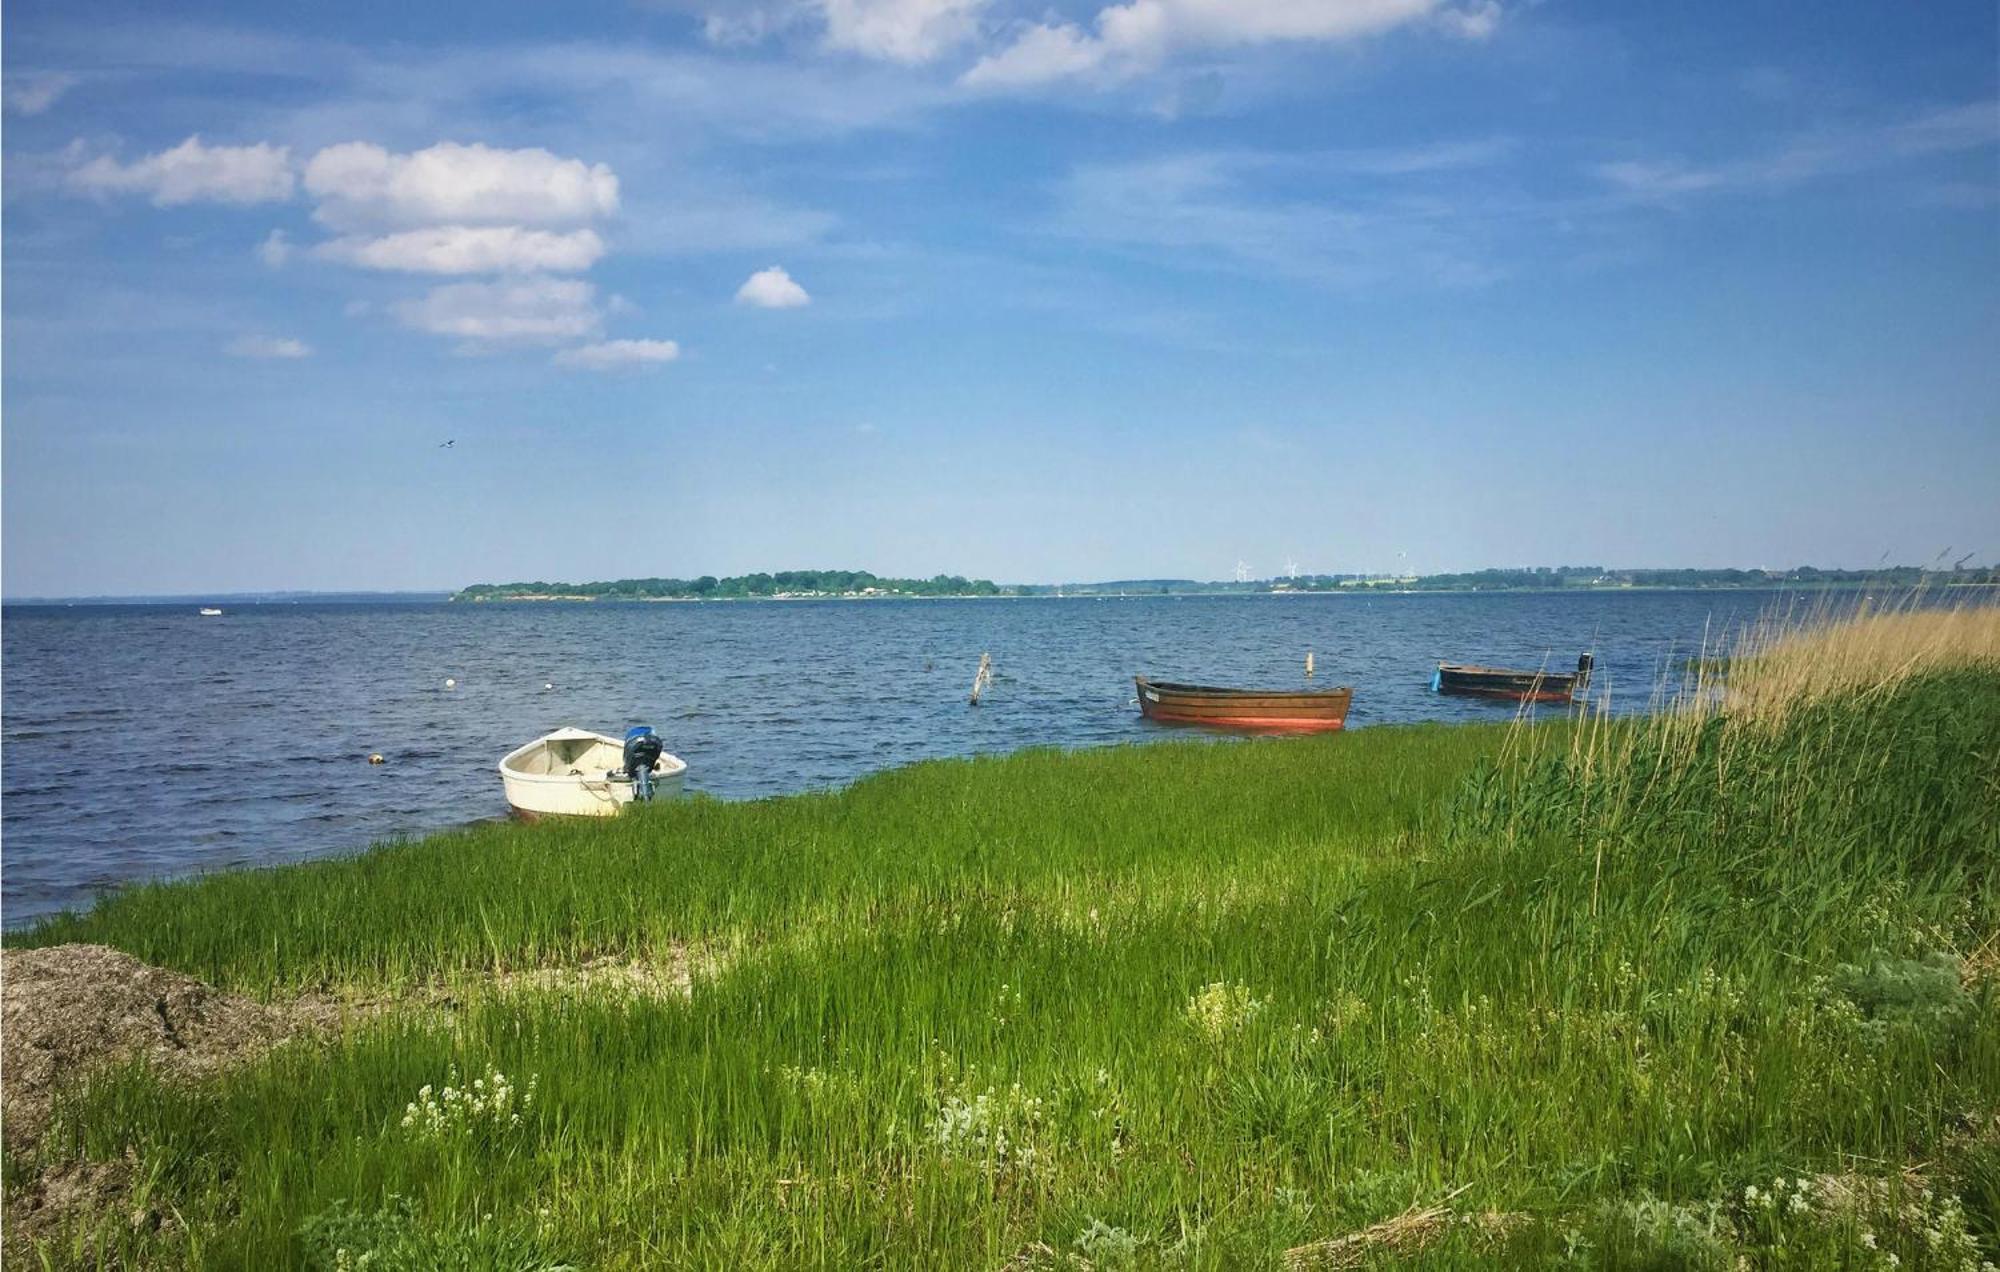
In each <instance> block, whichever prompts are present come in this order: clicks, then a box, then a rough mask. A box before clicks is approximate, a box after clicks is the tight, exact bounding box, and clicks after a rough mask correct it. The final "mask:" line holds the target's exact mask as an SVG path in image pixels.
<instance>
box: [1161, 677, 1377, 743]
mask: <svg viewBox="0 0 2000 1272" xmlns="http://www.w3.org/2000/svg"><path fill="white" fill-rule="evenodd" d="M1135 679H1136V681H1137V683H1138V686H1139V714H1141V715H1143V716H1145V717H1146V718H1147V719H1148V720H1168V721H1173V722H1175V723H1177V724H1207V725H1214V726H1217V727H1220V728H1235V729H1285V730H1297V731H1300V732H1313V731H1325V730H1332V729H1338V728H1341V727H1342V726H1344V725H1345V724H1346V723H1347V707H1348V704H1349V703H1351V702H1353V701H1354V690H1352V689H1346V688H1342V689H1313V690H1304V691H1292V690H1286V689H1218V688H1216V687H1214V686H1212V685H1182V684H1173V683H1170V682H1167V681H1159V680H1148V679H1146V678H1145V677H1144V676H1139V677H1136V678H1135Z"/></svg>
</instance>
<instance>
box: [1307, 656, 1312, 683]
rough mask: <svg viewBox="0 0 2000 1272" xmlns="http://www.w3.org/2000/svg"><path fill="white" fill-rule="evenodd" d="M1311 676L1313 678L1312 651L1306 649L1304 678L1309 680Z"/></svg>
mask: <svg viewBox="0 0 2000 1272" xmlns="http://www.w3.org/2000/svg"><path fill="white" fill-rule="evenodd" d="M1312 678H1313V651H1312V650H1310V649H1308V650H1307V651H1306V679H1307V680H1311V679H1312Z"/></svg>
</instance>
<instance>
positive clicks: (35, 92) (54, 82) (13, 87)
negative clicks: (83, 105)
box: [5, 71, 80, 115]
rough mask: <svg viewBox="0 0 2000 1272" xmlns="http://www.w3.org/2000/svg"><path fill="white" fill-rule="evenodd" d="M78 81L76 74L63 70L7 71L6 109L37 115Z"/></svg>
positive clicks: (53, 103)
mask: <svg viewBox="0 0 2000 1272" xmlns="http://www.w3.org/2000/svg"><path fill="white" fill-rule="evenodd" d="M79 82H80V81H79V80H78V79H77V77H76V76H74V75H70V74H68V73H66V72H63V71H25V72H20V71H9V72H8V73H7V87H6V92H5V97H6V105H7V109H8V110H11V111H13V112H14V113H15V114H17V115H39V114H41V113H42V112H44V111H46V110H47V109H48V108H49V107H51V106H53V105H55V104H56V102H57V101H58V100H59V99H60V98H61V97H62V96H63V94H65V93H67V92H69V90H70V89H72V88H75V87H76V86H77V84H78V83H79Z"/></svg>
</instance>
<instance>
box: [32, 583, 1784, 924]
mask: <svg viewBox="0 0 2000 1272" xmlns="http://www.w3.org/2000/svg"><path fill="white" fill-rule="evenodd" d="M1784 601H1785V598H1784V597H1783V596H1781V595H1779V594H1776V593H1756V592H1679V593H1674V592H1615V593H1614V592H1592V593H1581V594H1578V593H1554V594H1546V595H1541V594H1533V595H1531V594H1489V595H1443V594H1428V595H1427V594H1411V595H1361V596H1350V595H1283V594H1279V595H1255V596H1214V597H1200V596H1190V597H1180V598H1175V597H1159V596H1151V597H1132V598H1119V597H1107V598H1076V597H1071V598H1053V597H1050V598H1033V599H999V600H926V601H895V600H870V601H837V600H827V601H777V602H710V603H665V604H535V603H513V604H483V605H470V604H457V605H454V604H451V603H449V602H435V603H408V602H370V603H346V604H335V603H314V602H310V601H284V602H275V603H265V604H249V605H231V606H228V607H227V612H226V613H225V614H224V615H223V616H222V617H220V618H203V617H200V616H198V615H197V613H196V607H195V606H194V605H193V604H174V605H73V606H65V605H10V606H7V607H6V608H5V610H4V616H0V646H4V673H5V681H4V694H5V698H4V704H0V707H3V708H4V709H0V737H4V751H3V752H0V777H3V778H4V800H3V801H0V832H4V834H3V835H0V852H4V867H0V870H4V874H0V888H4V893H3V894H0V895H4V905H3V906H0V908H4V918H5V922H6V923H7V924H9V925H14V924H18V923H20V922H22V921H25V920H28V919H31V918H33V917H34V916H36V915H40V914H45V913H48V912H50V911H52V910H57V909H62V908H73V907H78V906H85V905H88V904H89V903H90V901H91V900H92V898H93V896H94V895H95V894H97V893H98V892H100V891H101V890H103V889H105V888H108V887H113V886H116V885H118V884H121V883H125V882H128V881H132V880H140V879H151V878H158V877H164V876H176V875H185V874H189V873H193V872H197V871H205V870H214V869H220V868H224V867H230V866H256V865H270V864H274V863H279V862H288V861H300V860H304V859H307V858H313V857H324V856H329V855H333V854H338V853H346V852H353V851H356V850H358V849H361V848H365V847H366V846H367V845H369V844H370V843H372V842H376V841H380V840H384V839H389V838H393V837H397V836H409V835H419V834H422V833H424V832H426V831H433V830H438V829H441V828H444V827H449V826H454V825H461V824H464V823H466V822H469V821H474V820H477V819H480V818H488V817H497V816H502V815H504V814H505V812H506V804H505V801H504V800H503V799H502V797H501V789H500V780H499V777H498V776H497V774H496V772H495V768H494V766H495V764H496V763H497V761H498V760H499V758H500V756H501V755H502V754H503V753H504V752H506V751H507V750H509V749H510V748H512V747H514V746H516V745H518V744H519V743H521V742H523V741H526V740H528V739H529V738H532V737H534V736H536V735H538V734H540V733H543V732H546V731H548V730H550V729H553V728H555V727H557V726H559V725H564V724H575V725H581V726H584V727H587V728H592V729H596V730H599V731H602V732H607V733H622V732H623V731H624V729H625V728H626V726H628V725H631V724H650V725H653V726H654V727H655V728H656V729H657V730H659V732H660V733H662V734H663V735H664V736H665V738H666V740H667V746H668V749H669V750H670V751H672V752H674V753H675V754H677V755H679V756H681V757H682V758H683V759H685V760H686V761H687V762H688V765H689V778H688V785H689V788H690V789H691V790H696V791H701V792H705V793H707V794H709V795H712V796H716V797H719V798H723V799H757V798H761V797H765V796H771V795H779V794H784V793H787V792H792V791H804V790H813V789H817V788H825V787H833V786H839V785H842V784H844V783H847V782H851V781H854V780H855V779H856V778H859V777H861V776H863V775H865V774H868V773H872V772H875V771H877V770H880V769H884V768H889V767H892V766H895V765H901V764H908V763H911V762H913V761H916V760H923V759H929V758H933V757H937V756H954V755H971V754H975V753H982V752H995V751H1009V750H1014V749H1016V748H1020V747H1026V746H1063V747H1081V746H1103V745H1107V744H1112V743H1121V742H1140V741H1144V740H1146V739H1149V738H1156V737H1160V736H1162V735H1163V732H1164V730H1163V728H1162V726H1158V725H1152V724H1148V723H1145V722H1143V721H1142V720H1141V719H1140V717H1139V712H1138V709H1137V707H1136V705H1135V704H1134V699H1133V689H1132V677H1133V674H1134V673H1136V672H1144V673H1146V674H1149V675H1151V676H1153V677H1155V678H1158V679H1173V680H1192V681H1201V682H1207V683H1215V684H1240V685H1245V686H1251V685H1256V686H1280V687H1291V686H1300V685H1303V684H1304V683H1305V682H1304V681H1303V679H1302V669H1303V664H1304V659H1305V655H1306V651H1307V650H1308V649H1310V650H1312V651H1313V652H1314V656H1315V660H1316V664H1317V675H1316V677H1315V679H1314V680H1313V682H1312V683H1313V684H1314V685H1315V686H1322V687H1330V686H1334V685H1341V684H1346V685H1352V686H1353V687H1354V690H1355V696H1354V707H1353V711H1352V714H1351V716H1350V718H1349V727H1350V728H1367V727H1371V726H1375V725H1382V724H1391V723H1399V722H1405V721H1414V720H1468V719H1504V718H1506V717H1507V716H1508V715H1509V714H1510V712H1511V710H1512V709H1511V708H1509V707H1507V706H1505V705H1494V704H1491V703H1487V702H1482V701H1478V700H1468V699H1456V698H1440V697H1437V696H1435V695H1433V694H1432V693H1430V692H1429V686H1430V677H1431V669H1432V666H1433V664H1435V663H1436V662H1437V661H1438V660H1439V659H1449V660H1452V661H1466V662H1486V663H1496V664H1506V665H1519V666H1526V667H1538V666H1543V665H1546V666H1548V667H1550V668H1551V669H1556V670H1568V669H1569V668H1571V667H1572V666H1574V664H1575V660H1576V655H1577V654H1578V653H1579V652H1581V651H1583V650H1585V649H1591V650H1594V651H1595V652H1596V654H1597V678H1596V681H1595V683H1594V685H1593V695H1594V696H1595V695H1600V694H1603V693H1606V692H1608V693H1609V695H1610V700H1611V703H1612V705H1613V708H1614V709H1615V710H1620V711H1626V710H1642V709H1644V708H1645V707H1646V706H1647V705H1648V704H1649V702H1650V701H1651V700H1652V699H1653V696H1654V694H1655V691H1656V688H1657V687H1658V686H1659V684H1660V683H1661V680H1662V678H1663V676H1674V675H1677V674H1678V668H1679V666H1680V664H1681V663H1682V661H1683V660H1684V659H1685V658H1687V657H1688V656H1689V655H1692V654H1694V653H1697V652H1698V651H1699V650H1700V648H1701V647H1702V644H1703V641H1704V639H1705V638H1706V639H1709V640H1710V641H1713V640H1714V639H1715V638H1716V637H1718V636H1719V635H1720V634H1722V633H1724V632H1727V631H1730V630H1733V629H1735V628H1737V627H1740V626H1741V625H1742V624H1744V623H1746V622H1748V621H1751V620H1754V619H1755V618H1756V617H1757V616H1758V615H1759V614H1760V613H1763V612H1765V611H1768V610H1769V609H1771V608H1772V607H1774V606H1779V605H1782V604H1784ZM988 652H990V653H991V654H992V656H993V663H994V670H995V676H994V682H993V686H992V688H991V689H990V690H989V691H988V692H987V694H986V696H985V699H984V701H983V702H982V704H981V705H980V706H978V707H970V706H968V705H967V703H966V695H967V691H968V690H969V688H970V687H971V683H972V679H973V674H974V671H975V670H976V668H977V666H978V662H979V656H980V654H981V653H988ZM447 681H451V682H455V683H454V685H453V686H452V687H447V683H446V682H447ZM1177 735H1178V736H1187V735H1186V734H1185V733H1178V734H1177ZM374 752H379V753H381V754H382V755H383V756H384V757H385V758H386V760H387V763H385V764H382V765H379V766H371V765H370V764H369V763H368V762H367V760H368V756H369V755H370V754H371V753H374Z"/></svg>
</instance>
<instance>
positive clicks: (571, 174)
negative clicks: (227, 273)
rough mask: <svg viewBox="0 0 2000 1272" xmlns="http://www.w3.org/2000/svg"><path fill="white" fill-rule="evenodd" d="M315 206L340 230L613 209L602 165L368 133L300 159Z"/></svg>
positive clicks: (531, 220)
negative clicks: (424, 144) (406, 148)
mask: <svg viewBox="0 0 2000 1272" xmlns="http://www.w3.org/2000/svg"><path fill="white" fill-rule="evenodd" d="M305 185H306V191H307V193H309V194H311V195H312V196H313V197H314V198H315V199H317V200H318V201H319V208H318V210H317V211H316V212H315V213H314V215H315V216H316V217H317V218H318V219H319V220H320V221H321V222H323V223H324V224H327V225H330V226H333V227H334V228H335V229H341V230H354V231H361V230H369V229H395V228H417V227H422V226H436V225H458V226H463V225H541V226H547V225H578V224H582V223H584V222H587V221H591V220H595V219H596V218H598V217H602V216H608V215H610V214H611V213H614V212H616V211H617V210H618V177H617V175H616V174H615V173H613V172H612V171H611V169H610V168H609V167H607V166H605V165H604V164H601V163H599V164H587V163H585V162H583V161H582V160H581V159H565V158H563V157H561V156H560V155H553V154H550V153H549V152H548V151H546V150H542V149H540V148H531V149H525V150H496V149H494V148H492V147H490V146H484V145H470V146H466V145H460V144H458V143H457V142H450V141H445V142H439V143H438V144H437V145H435V146H431V147H429V148H427V149H424V150H417V151H412V152H410V153H408V154H397V153H394V152H392V151H388V150H385V149H383V148H382V147H381V146H377V145H375V144H373V143H372V142H365V141H350V142H345V143H343V144H341V145H337V146H328V147H327V148H326V149H324V150H322V151H320V152H319V153H318V154H316V155H314V156H313V157H312V161H311V162H310V163H308V164H307V165H306V170H305Z"/></svg>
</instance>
